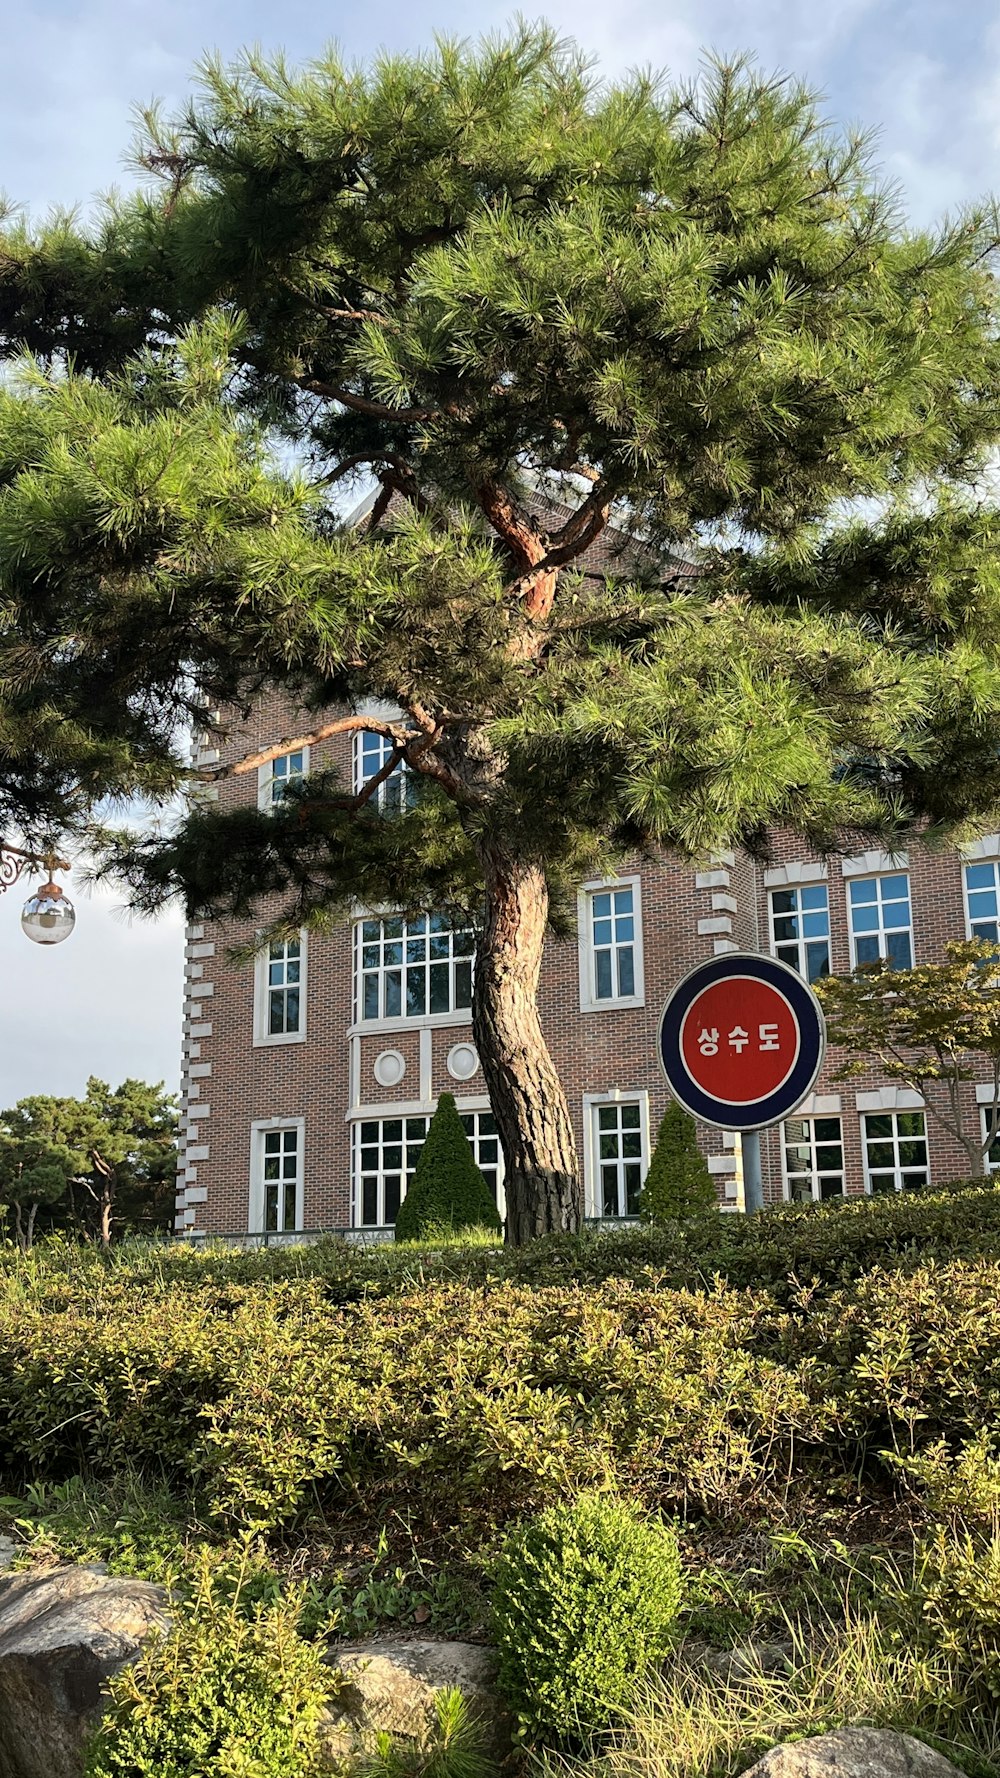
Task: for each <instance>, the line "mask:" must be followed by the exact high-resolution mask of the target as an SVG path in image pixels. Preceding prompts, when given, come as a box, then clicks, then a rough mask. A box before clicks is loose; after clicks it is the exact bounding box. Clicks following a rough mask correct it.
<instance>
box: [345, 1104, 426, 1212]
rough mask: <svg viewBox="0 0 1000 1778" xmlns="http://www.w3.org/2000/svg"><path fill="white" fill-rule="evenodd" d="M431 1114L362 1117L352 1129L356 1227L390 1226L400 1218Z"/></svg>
mask: <svg viewBox="0 0 1000 1778" xmlns="http://www.w3.org/2000/svg"><path fill="white" fill-rule="evenodd" d="M429 1123H430V1118H428V1117H379V1118H361V1119H360V1120H359V1121H358V1122H357V1123H355V1125H354V1127H353V1132H352V1144H353V1163H354V1164H353V1167H352V1169H351V1171H352V1173H353V1177H354V1209H353V1218H352V1220H353V1222H354V1226H355V1228H387V1227H390V1226H391V1225H392V1224H393V1223H394V1222H395V1220H396V1217H397V1215H398V1212H399V1206H400V1204H401V1203H402V1202H403V1199H404V1198H405V1196H406V1188H407V1186H408V1184H409V1182H410V1180H411V1179H412V1178H413V1175H414V1173H415V1172H416V1168H417V1161H418V1159H419V1156H420V1150H421V1149H422V1148H423V1145H424V1140H425V1138H426V1135H427V1128H428V1125H429Z"/></svg>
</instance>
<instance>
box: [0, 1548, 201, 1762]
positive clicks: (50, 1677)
mask: <svg viewBox="0 0 1000 1778" xmlns="http://www.w3.org/2000/svg"><path fill="white" fill-rule="evenodd" d="M168 1627H169V1618H168V1616H167V1612H166V1610H165V1607H164V1594H163V1589H162V1588H161V1587H154V1586H152V1585H151V1584H150V1583H149V1582H148V1581H143V1580H132V1579H129V1578H118V1577H112V1576H109V1575H107V1574H102V1573H100V1572H99V1571H98V1570H97V1569H96V1568H47V1569H44V1570H42V1571H41V1572H39V1571H38V1570H37V1569H35V1570H31V1571H27V1572H25V1573H23V1574H15V1575H11V1576H9V1577H7V1578H5V1579H3V1580H0V1773H2V1774H3V1778H79V1774H80V1772H81V1770H82V1763H83V1761H82V1753H83V1744H84V1741H85V1738H86V1735H87V1732H88V1730H89V1729H90V1728H91V1727H92V1725H93V1723H94V1722H95V1721H96V1719H97V1717H98V1716H99V1714H100V1710H101V1705H102V1696H101V1690H102V1687H103V1685H104V1682H105V1681H106V1680H107V1679H109V1678H110V1676H111V1675H112V1674H113V1673H116V1672H117V1671H118V1668H119V1667H122V1666H124V1665H125V1662H126V1661H129V1660H132V1659H133V1658H134V1657H135V1655H136V1654H137V1653H138V1652H139V1648H140V1646H141V1644H142V1642H143V1639H144V1638H145V1637H146V1636H148V1635H149V1632H150V1631H151V1630H153V1629H167V1628H168Z"/></svg>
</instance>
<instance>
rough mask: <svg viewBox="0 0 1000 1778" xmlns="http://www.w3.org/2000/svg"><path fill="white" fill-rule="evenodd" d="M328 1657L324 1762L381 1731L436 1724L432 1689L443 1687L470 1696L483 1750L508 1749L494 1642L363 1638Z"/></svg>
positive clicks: (345, 1756)
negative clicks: (330, 1687)
mask: <svg viewBox="0 0 1000 1778" xmlns="http://www.w3.org/2000/svg"><path fill="white" fill-rule="evenodd" d="M327 1660H328V1661H329V1663H330V1665H331V1667H334V1668H336V1669H337V1672H338V1673H339V1675H340V1679H339V1681H338V1691H337V1695H336V1697H335V1698H334V1699H333V1701H332V1702H331V1704H330V1705H329V1706H328V1708H327V1712H326V1721H325V1724H324V1729H323V1752H324V1758H325V1760H326V1763H327V1766H328V1767H329V1768H334V1767H337V1766H340V1765H342V1764H343V1763H344V1761H345V1760H349V1759H350V1758H351V1757H352V1756H353V1755H355V1754H357V1753H359V1752H365V1751H367V1750H369V1749H370V1748H371V1747H372V1745H373V1743H374V1740H375V1737H376V1735H378V1734H379V1733H380V1732H383V1731H387V1732H388V1733H390V1734H393V1735H404V1736H406V1737H408V1738H409V1739H412V1740H419V1739H420V1738H421V1737H422V1736H423V1735H424V1734H425V1733H426V1732H427V1730H428V1728H429V1727H430V1726H431V1725H432V1724H433V1721H434V1699H435V1697H436V1695H437V1693H438V1692H440V1691H443V1690H445V1689H446V1688H448V1687H457V1689H458V1690H459V1691H461V1692H462V1693H463V1694H464V1696H465V1697H466V1699H467V1700H468V1703H469V1706H470V1710H471V1712H472V1714H473V1715H474V1716H476V1717H477V1718H478V1720H479V1722H480V1723H481V1724H482V1725H483V1731H484V1740H485V1743H486V1750H487V1751H488V1752H489V1753H490V1754H492V1755H493V1756H494V1757H495V1758H502V1757H503V1755H504V1754H505V1753H509V1752H510V1745H511V1724H510V1722H509V1720H508V1719H507V1718H506V1716H505V1714H504V1710H503V1707H502V1705H501V1702H500V1698H499V1695H498V1693H497V1690H496V1668H497V1657H496V1654H495V1652H494V1650H493V1649H491V1648H480V1647H478V1646H477V1645H476V1644H475V1643H471V1642H430V1641H428V1642H367V1643H358V1644H352V1645H351V1647H349V1648H347V1647H342V1648H332V1649H331V1650H330V1653H329V1655H328V1656H327Z"/></svg>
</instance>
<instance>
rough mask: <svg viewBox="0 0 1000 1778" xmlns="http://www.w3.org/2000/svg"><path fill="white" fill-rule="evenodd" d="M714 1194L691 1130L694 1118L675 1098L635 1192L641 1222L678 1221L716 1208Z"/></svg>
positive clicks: (668, 1109) (704, 1163)
mask: <svg viewBox="0 0 1000 1778" xmlns="http://www.w3.org/2000/svg"><path fill="white" fill-rule="evenodd" d="M718 1203H719V1200H718V1197H717V1195H716V1190H715V1185H714V1183H713V1180H712V1175H711V1173H710V1172H709V1170H708V1162H707V1161H706V1159H705V1157H704V1155H703V1154H702V1152H701V1149H700V1148H699V1147H698V1138H697V1135H696V1132H695V1122H694V1118H693V1117H692V1116H691V1114H690V1112H688V1111H684V1110H683V1109H682V1107H681V1106H680V1105H678V1104H676V1102H674V1103H672V1104H670V1105H669V1106H668V1107H667V1110H666V1112H665V1113H664V1116H663V1121H662V1123H661V1124H660V1130H659V1134H658V1136H657V1138H656V1147H655V1148H654V1150H653V1158H652V1160H651V1161H650V1163H649V1172H648V1173H647V1174H646V1178H645V1181H644V1184H643V1188H642V1191H641V1192H640V1194H639V1215H640V1216H641V1217H642V1219H643V1221H644V1222H681V1221H686V1220H687V1218H689V1217H692V1216H704V1214H705V1213H706V1211H708V1210H716V1209H718Z"/></svg>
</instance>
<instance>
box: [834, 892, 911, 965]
mask: <svg viewBox="0 0 1000 1778" xmlns="http://www.w3.org/2000/svg"><path fill="white" fill-rule="evenodd" d="M886 877H905V878H906V903H907V906H908V908H909V910H910V920H909V925H908V926H886V925H885V923H884V921H883V919H882V912H883V906H884V904H883V901H882V896H881V894H880V893H879V892H878V891H876V895H875V906H876V907H877V909H878V926H877V927H876V928H875V930H874V932H860V933H856V932H855V930H854V918H853V915H854V903H853V902H852V900H851V885H852V884H854V883H880V882H882V881H883V879H884V878H886ZM847 930H848V934H849V936H850V941H851V967H852V969H857V968H858V945H857V941H858V939H859V938H872V937H875V938H877V939H878V950H879V957H880V958H881V960H882V961H883V962H887V961H888V957H887V952H886V935H887V933H890V932H893V933H895V932H906V933H908V934H909V938H910V962H909V965H908V967H909V968H911V969H912V968H913V965H914V963H915V962H916V951H915V949H914V944H913V884H912V882H911V881H910V872H909V869H908V868H903V869H901V870H883V871H873V872H872V873H871V874H870V875H869V876H862V875H860V874H859V875H858V876H852V877H850V878H848V880H847Z"/></svg>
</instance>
